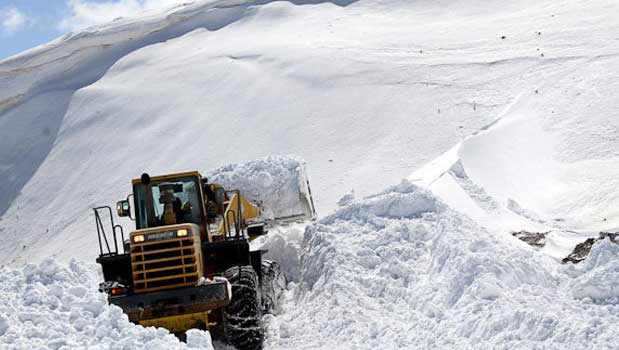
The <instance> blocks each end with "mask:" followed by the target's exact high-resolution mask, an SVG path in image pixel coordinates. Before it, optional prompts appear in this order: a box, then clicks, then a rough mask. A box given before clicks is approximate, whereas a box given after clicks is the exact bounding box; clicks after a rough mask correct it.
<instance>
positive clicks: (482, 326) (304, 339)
mask: <svg viewBox="0 0 619 350" xmlns="http://www.w3.org/2000/svg"><path fill="white" fill-rule="evenodd" d="M618 253H619V246H617V245H615V244H612V243H610V241H604V242H602V243H600V244H598V245H596V246H594V249H593V252H592V255H591V257H590V259H588V260H587V262H586V263H585V264H583V265H581V266H574V265H567V266H566V265H558V264H556V263H555V261H554V260H553V259H552V258H550V257H548V256H547V255H545V254H542V253H539V252H536V251H535V250H534V249H532V248H531V247H529V246H526V245H524V244H520V243H518V242H515V241H510V240H505V238H504V237H501V236H495V235H494V234H492V233H490V232H488V231H486V230H484V229H483V228H481V227H479V226H478V225H476V224H475V223H474V222H473V221H471V220H470V219H468V218H466V217H464V216H462V215H461V214H458V213H456V212H454V211H453V210H451V209H449V208H448V207H446V206H445V205H444V204H443V203H441V202H440V200H438V199H437V198H435V197H434V196H433V195H432V194H430V193H429V192H427V191H425V190H422V189H420V188H418V187H416V186H415V185H412V184H410V183H408V182H403V183H402V184H400V185H398V186H395V187H392V188H390V189H388V190H386V191H384V192H383V193H380V194H378V195H375V196H372V197H370V198H368V199H365V200H361V201H357V202H354V203H352V204H350V205H348V206H346V207H344V208H342V209H340V210H338V211H336V212H335V213H333V214H332V215H329V216H328V217H325V218H324V219H322V220H320V221H319V222H318V223H316V224H312V225H310V226H309V227H308V228H307V230H306V232H305V237H304V240H303V248H302V252H301V254H302V255H301V257H302V258H301V278H300V281H299V282H298V286H297V287H296V288H295V289H294V296H291V297H290V300H289V302H288V304H287V306H288V309H287V310H286V313H284V314H283V315H282V316H281V317H278V318H276V319H275V320H274V321H273V323H274V324H275V325H273V324H272V325H271V327H276V328H277V336H276V337H273V338H272V339H269V341H270V347H269V348H273V349H279V348H281V349H332V348H334V344H337V345H336V348H338V349H588V348H595V349H614V348H616V347H617V344H618V342H617V340H616V333H617V332H618V331H619V328H618V326H617V324H618V323H617V322H618V321H619V306H618V305H619V299H618V297H619V289H618V288H616V281H617V278H618V277H619V275H618V271H617V268H616V264H617V256H618V255H617V254H618Z"/></svg>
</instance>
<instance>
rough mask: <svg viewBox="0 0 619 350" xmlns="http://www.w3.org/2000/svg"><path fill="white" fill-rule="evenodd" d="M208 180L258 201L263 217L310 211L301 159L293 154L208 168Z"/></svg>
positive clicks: (292, 214) (295, 214)
mask: <svg viewBox="0 0 619 350" xmlns="http://www.w3.org/2000/svg"><path fill="white" fill-rule="evenodd" d="M209 175H210V177H209V181H211V182H212V183H217V184H221V185H223V186H224V188H226V189H230V190H231V189H238V190H240V191H241V193H242V195H243V196H245V198H247V199H249V200H250V201H252V202H254V203H256V204H258V205H259V206H260V209H261V211H262V213H261V215H262V216H263V217H264V218H265V219H275V218H282V217H293V216H299V215H305V216H307V217H308V218H309V217H311V216H313V215H314V210H313V204H312V200H311V198H310V193H309V187H308V186H309V185H308V181H307V175H306V173H305V162H303V161H302V160H299V159H296V158H294V157H284V156H270V157H266V158H262V159H258V160H254V161H249V162H245V163H235V164H229V165H226V166H223V167H221V168H218V169H215V170H213V171H210V172H209Z"/></svg>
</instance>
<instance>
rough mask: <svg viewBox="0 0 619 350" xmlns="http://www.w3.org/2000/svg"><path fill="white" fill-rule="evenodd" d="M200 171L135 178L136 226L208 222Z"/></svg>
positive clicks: (200, 224) (133, 182)
mask: <svg viewBox="0 0 619 350" xmlns="http://www.w3.org/2000/svg"><path fill="white" fill-rule="evenodd" d="M200 180H201V176H200V174H199V173H198V172H191V173H181V174H172V175H165V176H157V177H153V178H150V177H149V176H148V175H146V174H145V175H143V176H142V178H140V179H134V180H133V181H132V184H133V202H134V203H133V204H134V208H135V222H136V229H145V228H153V227H160V226H168V225H175V224H183V223H192V224H196V225H198V226H203V225H204V201H203V194H202V189H201V187H200Z"/></svg>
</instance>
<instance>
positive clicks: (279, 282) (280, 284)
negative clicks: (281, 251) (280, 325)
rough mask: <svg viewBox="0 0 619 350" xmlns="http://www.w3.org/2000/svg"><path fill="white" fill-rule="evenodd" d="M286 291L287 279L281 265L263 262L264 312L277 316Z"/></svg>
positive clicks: (273, 262) (267, 261) (268, 261)
mask: <svg viewBox="0 0 619 350" xmlns="http://www.w3.org/2000/svg"><path fill="white" fill-rule="evenodd" d="M285 289H286V277H285V276H284V274H283V273H282V270H281V268H280V266H279V264H278V263H277V262H275V261H271V260H262V312H263V313H265V314H274V315H277V314H279V312H280V307H281V301H282V299H283V296H284V290H285Z"/></svg>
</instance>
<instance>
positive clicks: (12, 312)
mask: <svg viewBox="0 0 619 350" xmlns="http://www.w3.org/2000/svg"><path fill="white" fill-rule="evenodd" d="M95 271H96V270H95V268H94V266H92V265H84V264H82V263H80V262H78V261H77V260H73V261H71V263H70V264H69V265H68V266H62V265H59V264H57V263H56V262H55V261H53V260H51V259H49V260H46V261H44V262H42V263H41V264H39V265H27V266H25V267H23V268H20V269H14V270H11V269H9V268H6V267H5V268H2V269H1V270H0V280H1V281H2V283H1V284H0V294H1V295H2V298H0V349H3V350H21V349H41V350H48V349H49V350H69V349H124V350H138V349H145V350H146V349H148V350H154V349H165V350H171V349H187V348H192V349H204V350H206V349H212V346H211V341H210V336H209V334H208V333H205V332H202V331H198V330H191V331H190V332H188V334H187V344H183V343H180V342H179V341H178V340H177V339H176V337H174V335H172V334H170V333H169V332H168V331H167V330H165V329H161V328H159V329H156V328H153V327H149V328H144V327H141V326H137V325H134V324H132V323H130V322H129V320H128V318H127V316H126V315H125V314H123V312H122V310H121V309H120V308H118V307H116V306H110V305H108V303H107V301H106V296H105V295H104V294H101V293H99V292H97V290H96V285H97V281H98V276H97V273H96V272H95Z"/></svg>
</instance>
